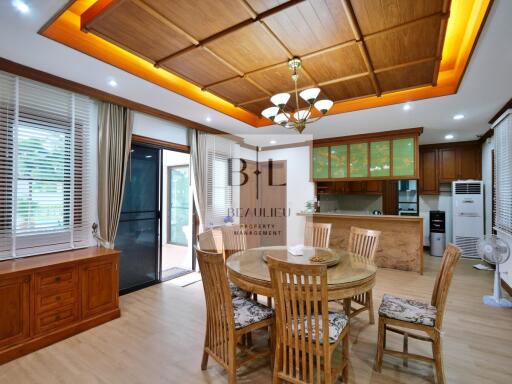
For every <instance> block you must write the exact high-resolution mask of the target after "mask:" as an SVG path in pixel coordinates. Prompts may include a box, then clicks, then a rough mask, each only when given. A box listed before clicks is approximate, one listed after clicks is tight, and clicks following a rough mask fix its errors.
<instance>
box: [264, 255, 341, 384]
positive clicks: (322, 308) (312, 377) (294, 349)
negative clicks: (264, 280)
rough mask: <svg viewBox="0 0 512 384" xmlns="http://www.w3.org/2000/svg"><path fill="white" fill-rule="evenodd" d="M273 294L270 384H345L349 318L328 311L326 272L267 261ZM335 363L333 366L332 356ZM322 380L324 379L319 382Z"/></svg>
mask: <svg viewBox="0 0 512 384" xmlns="http://www.w3.org/2000/svg"><path fill="white" fill-rule="evenodd" d="M268 268H269V271H270V279H271V281H272V288H273V290H274V294H275V297H274V298H275V311H276V327H277V332H276V351H275V360H274V370H273V382H274V384H276V383H280V382H281V380H283V381H287V382H290V383H294V384H315V383H318V384H319V383H329V384H331V383H334V382H336V381H337V379H338V377H339V376H340V374H342V375H343V381H344V382H345V383H346V382H347V380H348V354H349V344H348V343H349V340H348V332H349V319H348V317H347V316H346V315H345V314H344V313H342V312H338V313H336V312H329V311H328V301H327V267H326V266H325V265H303V264H293V263H288V262H285V261H280V260H276V259H273V258H272V257H269V258H268ZM340 343H341V344H342V353H340V354H339V355H337V356H338V357H339V358H340V359H339V364H337V365H336V366H333V353H334V352H335V351H336V350H337V348H338V346H339V345H340ZM322 377H323V380H322Z"/></svg>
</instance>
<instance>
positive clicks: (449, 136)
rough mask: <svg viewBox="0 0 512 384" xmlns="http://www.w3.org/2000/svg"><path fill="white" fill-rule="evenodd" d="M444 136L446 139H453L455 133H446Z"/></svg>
mask: <svg viewBox="0 0 512 384" xmlns="http://www.w3.org/2000/svg"><path fill="white" fill-rule="evenodd" d="M444 138H445V139H446V140H451V139H453V135H452V134H448V135H445V136H444Z"/></svg>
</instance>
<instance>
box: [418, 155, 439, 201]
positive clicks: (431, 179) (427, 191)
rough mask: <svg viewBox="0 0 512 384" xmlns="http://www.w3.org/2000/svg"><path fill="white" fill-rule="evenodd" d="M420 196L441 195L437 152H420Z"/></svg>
mask: <svg viewBox="0 0 512 384" xmlns="http://www.w3.org/2000/svg"><path fill="white" fill-rule="evenodd" d="M420 194H423V195H437V194H439V177H438V167H437V150H436V149H426V150H420Z"/></svg>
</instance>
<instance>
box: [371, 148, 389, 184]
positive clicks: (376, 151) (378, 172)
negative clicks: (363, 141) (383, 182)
mask: <svg viewBox="0 0 512 384" xmlns="http://www.w3.org/2000/svg"><path fill="white" fill-rule="evenodd" d="M390 155H391V151H390V144H389V140H383V141H372V142H371V143H370V177H386V176H390V175H391V161H390Z"/></svg>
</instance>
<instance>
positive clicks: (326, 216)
mask: <svg viewBox="0 0 512 384" xmlns="http://www.w3.org/2000/svg"><path fill="white" fill-rule="evenodd" d="M297 215H299V216H304V217H305V219H306V220H310V221H313V222H317V223H331V224H332V228H331V242H330V246H331V247H333V248H342V249H346V248H347V246H348V237H349V233H350V227H359V228H367V229H375V230H377V231H381V238H380V242H379V247H378V249H377V253H376V255H375V263H376V264H377V266H379V267H382V268H393V269H400V270H404V271H415V272H419V273H423V218H422V217H419V216H398V215H397V216H395V215H369V214H364V213H361V214H358V213H337V212H333V213H330V212H326V213H298V214H297Z"/></svg>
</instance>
